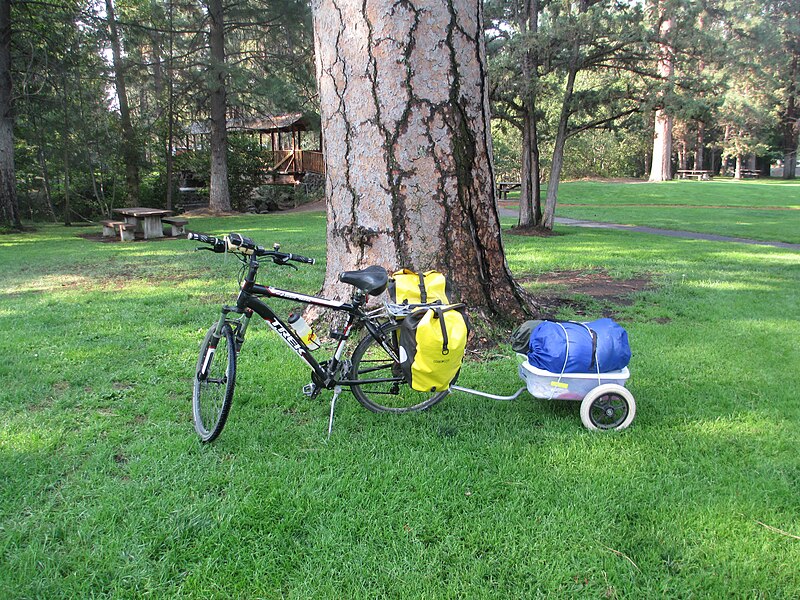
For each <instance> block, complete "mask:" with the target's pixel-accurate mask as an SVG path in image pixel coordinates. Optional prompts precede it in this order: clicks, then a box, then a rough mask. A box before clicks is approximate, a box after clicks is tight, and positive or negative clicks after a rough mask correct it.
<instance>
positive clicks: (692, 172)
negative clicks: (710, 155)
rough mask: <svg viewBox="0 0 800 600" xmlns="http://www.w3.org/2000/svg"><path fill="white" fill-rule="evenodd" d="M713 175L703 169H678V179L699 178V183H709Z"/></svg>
mask: <svg viewBox="0 0 800 600" xmlns="http://www.w3.org/2000/svg"><path fill="white" fill-rule="evenodd" d="M712 176H713V173H712V172H711V171H706V170H703V169H678V177H679V178H681V179H686V178H688V177H697V181H709V180H710V179H711V177H712Z"/></svg>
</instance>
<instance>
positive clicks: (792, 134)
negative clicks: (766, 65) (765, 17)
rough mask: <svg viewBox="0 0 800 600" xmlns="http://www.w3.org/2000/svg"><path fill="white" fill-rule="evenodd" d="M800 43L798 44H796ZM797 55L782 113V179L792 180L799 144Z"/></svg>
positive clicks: (798, 71) (799, 115)
mask: <svg viewBox="0 0 800 600" xmlns="http://www.w3.org/2000/svg"><path fill="white" fill-rule="evenodd" d="M798 43H800V42H798ZM798 80H800V68H798V54H797V52H795V54H794V56H793V57H792V76H791V81H790V83H789V86H788V90H787V96H788V97H787V99H786V109H785V110H784V113H783V120H782V121H783V122H782V123H781V129H782V130H783V178H784V179H794V178H795V177H796V175H797V145H798V142H800V110H798V107H797V95H798V91H800V90H799V88H800V81H798Z"/></svg>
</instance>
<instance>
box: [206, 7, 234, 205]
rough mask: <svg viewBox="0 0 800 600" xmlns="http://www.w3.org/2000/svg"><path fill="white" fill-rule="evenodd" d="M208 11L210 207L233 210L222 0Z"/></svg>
mask: <svg viewBox="0 0 800 600" xmlns="http://www.w3.org/2000/svg"><path fill="white" fill-rule="evenodd" d="M208 14H209V17H210V20H211V28H210V31H209V36H208V38H209V44H210V46H211V63H212V64H211V72H212V73H213V76H212V78H211V81H212V84H211V86H212V87H211V110H210V113H211V182H210V186H209V187H210V190H209V207H210V208H211V210H212V211H214V212H226V211H229V210H230V209H231V198H230V193H229V191H228V154H227V153H228V131H227V126H226V125H227V124H226V115H225V112H226V109H227V100H226V97H225V72H226V69H225V24H224V22H223V11H222V0H210V2H209V3H208Z"/></svg>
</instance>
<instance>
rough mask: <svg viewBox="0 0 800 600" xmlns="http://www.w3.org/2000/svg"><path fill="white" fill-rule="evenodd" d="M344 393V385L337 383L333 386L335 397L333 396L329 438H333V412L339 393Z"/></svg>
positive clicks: (329, 419) (329, 420)
mask: <svg viewBox="0 0 800 600" xmlns="http://www.w3.org/2000/svg"><path fill="white" fill-rule="evenodd" d="M341 393H342V386H340V385H337V386H336V387H334V388H333V398H331V416H330V417H329V418H328V439H331V432H332V431H333V413H334V411H335V410H336V401H337V400H338V399H339V394H341Z"/></svg>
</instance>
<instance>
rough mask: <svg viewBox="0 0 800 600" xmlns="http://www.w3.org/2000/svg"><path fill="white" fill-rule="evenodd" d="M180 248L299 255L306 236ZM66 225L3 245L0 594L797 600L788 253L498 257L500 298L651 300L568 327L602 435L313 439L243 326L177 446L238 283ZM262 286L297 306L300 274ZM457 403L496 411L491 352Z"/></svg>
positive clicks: (466, 428) (295, 368) (408, 421)
mask: <svg viewBox="0 0 800 600" xmlns="http://www.w3.org/2000/svg"><path fill="white" fill-rule="evenodd" d="M682 185H683V184H678V186H682ZM708 185H712V186H713V185H717V183H716V182H711V183H705V182H703V183H701V184H699V185H697V186H694V185H692V184H691V183H687V184H686V186H687V188H688V187H689V186H691V187H697V188H698V189H699V188H704V187H705V186H708ZM721 185H726V184H721ZM678 186H676V187H678ZM629 187H630V188H631V189H632V190H636V189H641V188H642V187H643V186H629ZM659 187H660V186H659ZM664 187H665V188H666V187H669V186H664ZM776 187H780V186H776ZM565 188H568V186H565ZM587 189H589V190H591V186H589V187H588V188H587ZM781 189H783V188H781ZM787 203H788V201H787ZM669 210H674V209H669ZM787 214H794V213H787ZM510 224H511V220H510V219H509V220H506V225H510ZM190 228H191V229H193V230H197V231H207V232H210V233H225V232H228V231H241V232H243V233H246V234H249V235H251V236H253V237H254V238H256V239H257V240H259V241H261V242H262V243H264V244H271V243H272V242H274V241H280V242H282V243H283V248H284V250H286V251H296V252H299V253H302V254H306V255H309V256H315V257H318V258H322V257H324V247H325V239H324V236H325V233H324V216H323V215H322V214H321V213H310V214H295V215H291V214H287V215H275V216H273V215H268V216H248V217H230V218H221V219H192V221H191V223H190ZM96 229H97V231H99V227H97V228H96ZM82 230H84V229H83V228H80V229H79V228H73V229H65V228H63V227H58V226H51V225H43V226H40V227H39V230H38V231H37V232H36V233H33V234H26V235H20V236H17V235H14V236H2V237H0V282H1V283H0V328H1V330H2V332H3V335H2V336H0V356H2V361H1V362H0V381H2V382H3V385H2V387H0V482H2V483H1V485H0V598H48V599H50V598H87V597H121V598H138V597H142V596H151V597H156V598H163V597H186V598H259V597H262V598H276V597H289V598H303V599H305V598H332V597H335V598H376V597H397V598H405V597H408V598H421V597H424V598H444V597H459V598H460V597H464V598H484V597H486V598H510V597H511V598H529V597H563V598H573V597H589V598H622V597H628V598H650V597H669V598H675V597H717V598H728V597H732V596H733V597H779V598H782V597H785V598H796V597H798V595H800V569H798V568H797V565H800V539H798V537H797V536H800V519H799V518H798V515H800V495H798V493H797V492H798V486H800V462H798V459H797V448H798V447H800V399H799V398H798V394H797V390H798V389H800V369H798V366H800V350H798V348H800V345H799V344H798V339H800V321H799V320H798V317H797V315H798V314H800V300H799V298H800V269H799V268H798V267H799V266H800V253H797V252H790V251H786V250H780V249H775V248H768V247H752V246H745V245H742V244H726V243H717V242H703V241H691V240H679V239H671V238H661V237H659V236H651V235H646V234H637V233H632V232H620V231H599V230H585V229H580V228H567V227H564V228H561V227H559V230H560V231H562V232H563V233H564V235H560V236H555V237H551V238H546V239H544V238H535V237H518V236H506V245H507V251H508V261H509V264H510V266H511V268H512V270H513V271H514V272H515V273H516V274H517V275H519V276H521V277H525V278H527V277H530V276H535V275H537V274H541V273H547V272H550V271H553V270H558V269H576V270H594V269H599V268H602V269H605V270H607V271H608V272H609V273H610V274H611V275H612V276H614V277H619V278H625V277H632V276H637V275H638V276H641V275H649V276H650V277H652V279H653V282H654V286H653V289H651V290H649V291H643V292H640V293H638V294H636V295H635V296H634V298H633V300H634V301H633V303H632V304H630V305H625V306H609V305H604V304H600V303H597V302H594V303H593V302H588V303H587V304H585V312H586V313H587V316H589V317H594V316H600V315H601V314H604V313H607V312H609V311H611V312H613V313H614V314H615V315H616V317H617V319H618V320H619V321H620V322H622V323H623V324H624V325H625V326H626V328H627V329H628V331H629V334H630V337H631V343H632V347H633V353H634V356H633V360H632V363H631V371H632V374H633V376H632V379H631V382H630V385H629V388H630V389H631V391H632V392H633V394H634V395H635V397H636V401H637V404H638V416H637V418H636V420H635V421H634V423H633V425H632V426H631V428H630V429H628V430H627V431H625V432H622V433H612V434H595V433H591V432H589V431H587V430H585V429H584V428H583V427H582V426H581V422H580V418H579V415H578V406H577V404H571V403H555V402H544V401H539V400H533V399H531V398H529V397H527V398H525V399H524V400H520V401H516V402H511V403H503V402H493V401H491V400H486V399H481V398H476V397H471V396H465V395H462V394H455V395H453V396H451V397H449V398H447V399H446V400H445V401H443V402H442V403H440V404H439V405H437V406H435V407H434V408H433V409H432V410H430V411H428V412H427V413H424V414H419V415H411V416H400V417H392V416H389V415H378V414H373V413H369V412H367V411H365V410H364V409H362V408H361V407H360V405H358V403H357V402H356V401H355V400H354V399H353V398H352V397H351V396H350V395H349V394H346V395H345V396H344V397H343V399H342V401H341V402H340V403H339V407H338V412H337V420H336V427H335V429H334V434H333V437H332V438H331V440H330V442H327V443H326V441H325V429H326V425H327V410H328V406H327V401H328V400H329V399H330V396H328V395H327V394H326V395H324V396H323V397H322V398H320V399H318V400H316V401H313V402H312V401H310V400H308V399H307V398H305V397H304V396H302V394H301V393H300V389H301V386H302V385H303V384H305V383H307V382H308V375H307V373H306V372H305V369H304V368H303V366H302V364H301V363H300V361H299V359H296V358H293V357H292V355H291V354H290V353H288V352H287V350H286V349H285V348H284V347H283V345H282V343H281V342H280V341H278V340H277V339H276V337H275V336H274V335H273V334H272V333H271V332H268V331H267V328H266V327H265V326H263V324H256V325H255V326H254V328H253V329H252V331H251V332H250V333H251V335H250V337H249V339H248V345H247V346H246V347H245V350H244V352H243V354H242V358H241V361H240V363H239V369H240V370H239V377H238V379H237V387H236V397H235V399H234V406H233V410H232V412H231V416H230V419H229V421H228V425H227V426H226V428H225V430H224V431H223V433H222V435H221V437H220V438H219V439H218V440H217V442H215V443H214V444H211V445H208V446H202V445H201V444H200V443H199V442H198V440H197V438H196V436H195V434H194V430H193V428H192V424H191V415H190V397H191V392H190V388H191V378H192V370H193V368H194V363H195V360H196V352H197V348H198V345H199V343H200V341H201V339H202V337H203V333H204V331H205V329H206V328H207V327H208V326H209V324H210V322H211V321H212V320H213V319H214V318H215V317H216V315H217V311H218V306H219V304H220V303H221V302H222V301H223V300H227V301H230V299H231V297H232V294H233V293H234V292H235V289H236V282H235V276H236V272H237V266H238V263H237V262H236V261H234V260H232V259H230V257H228V259H227V260H226V259H224V258H223V257H221V256H219V255H212V254H211V253H205V252H201V253H193V252H191V250H192V248H193V247H194V245H193V244H192V243H190V242H188V241H184V240H170V241H158V242H146V243H140V242H136V243H127V244H122V243H98V242H93V241H89V240H85V239H81V238H79V237H76V234H77V233H81V231H82ZM268 273H269V281H270V282H271V283H272V284H274V285H276V286H278V287H283V286H292V287H295V288H297V289H301V290H305V291H308V292H314V291H316V290H317V289H318V288H319V286H320V285H321V282H322V278H323V273H324V261H322V262H321V264H318V265H317V266H314V267H308V266H301V267H300V271H297V272H295V271H292V270H289V269H269V271H268ZM286 309H287V311H288V309H289V307H288V306H287V307H286ZM565 316H569V315H568V314H565ZM460 383H461V384H463V385H465V386H468V387H476V388H480V389H485V390H488V391H492V392H497V393H511V392H513V391H515V390H516V389H517V387H518V386H519V381H518V379H517V376H516V371H515V361H514V358H513V356H512V353H511V350H510V348H508V347H507V346H501V347H499V348H497V349H493V350H491V351H487V352H484V353H483V354H482V356H481V358H480V360H474V359H473V360H471V361H470V362H469V363H467V365H466V366H465V368H464V369H463V372H462V378H461V379H460Z"/></svg>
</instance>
